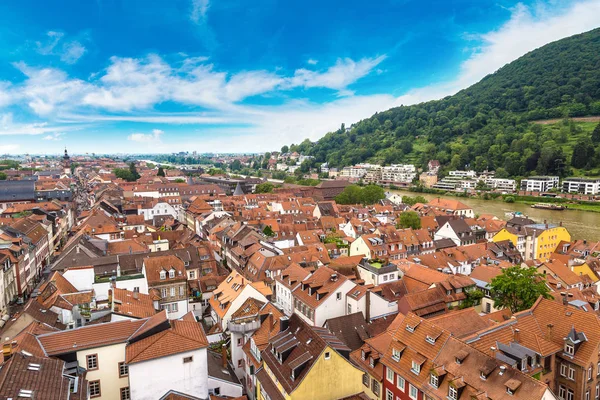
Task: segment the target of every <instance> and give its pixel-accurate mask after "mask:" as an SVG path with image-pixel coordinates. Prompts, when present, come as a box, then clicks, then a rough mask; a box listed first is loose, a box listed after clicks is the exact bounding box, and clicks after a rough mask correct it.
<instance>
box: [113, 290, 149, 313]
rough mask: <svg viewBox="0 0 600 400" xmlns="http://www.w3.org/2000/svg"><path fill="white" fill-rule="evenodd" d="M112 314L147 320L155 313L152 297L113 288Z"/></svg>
mask: <svg viewBox="0 0 600 400" xmlns="http://www.w3.org/2000/svg"><path fill="white" fill-rule="evenodd" d="M112 291H113V302H114V303H115V305H114V313H115V314H120V315H124V316H127V317H130V318H148V317H151V316H153V315H154V314H156V313H157V311H156V310H155V309H154V301H153V300H152V296H150V295H148V294H144V293H139V292H137V293H134V292H132V291H131V290H127V289H119V288H113V289H112Z"/></svg>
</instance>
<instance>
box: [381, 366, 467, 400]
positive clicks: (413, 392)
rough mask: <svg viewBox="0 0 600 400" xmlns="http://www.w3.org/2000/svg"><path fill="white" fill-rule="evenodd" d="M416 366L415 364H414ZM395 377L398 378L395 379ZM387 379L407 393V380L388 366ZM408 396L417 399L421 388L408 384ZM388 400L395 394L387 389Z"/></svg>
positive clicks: (392, 398) (392, 399) (391, 399)
mask: <svg viewBox="0 0 600 400" xmlns="http://www.w3.org/2000/svg"><path fill="white" fill-rule="evenodd" d="M413 364H414V363H413ZM413 367H414V365H413ZM420 368H421V366H420V365H419V369H420ZM394 377H395V378H396V379H394ZM386 379H387V380H388V382H391V383H392V384H394V383H395V384H396V387H397V388H398V389H399V390H400V391H401V392H402V393H406V380H405V379H404V378H403V377H401V376H400V375H397V374H395V373H394V371H393V370H392V369H390V368H386ZM390 395H391V397H390ZM408 396H409V397H410V398H411V399H413V400H417V398H418V396H419V389H417V387H416V386H413V385H412V384H411V383H409V384H408ZM453 399H456V397H454V398H453ZM386 400H394V394H393V393H392V392H391V391H390V390H389V389H387V391H386Z"/></svg>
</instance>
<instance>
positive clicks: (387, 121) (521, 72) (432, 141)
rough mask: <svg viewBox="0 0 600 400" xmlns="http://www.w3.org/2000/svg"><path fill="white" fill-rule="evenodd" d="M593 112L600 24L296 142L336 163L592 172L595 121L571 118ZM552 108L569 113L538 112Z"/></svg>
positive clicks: (596, 109)
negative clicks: (474, 77)
mask: <svg viewBox="0 0 600 400" xmlns="http://www.w3.org/2000/svg"><path fill="white" fill-rule="evenodd" d="M587 115H600V29H596V30H593V31H591V32H587V33H584V34H581V35H576V36H572V37H569V38H566V39H563V40H560V41H557V42H554V43H550V44H548V45H546V46H544V47H542V48H540V49H537V50H534V51H532V52H530V53H528V54H526V55H525V56H523V57H521V58H519V59H518V60H516V61H514V62H512V63H510V64H507V65H506V66H504V67H503V68H501V69H499V70H498V71H497V72H496V73H494V74H491V75H488V76H487V77H485V78H484V79H483V80H481V81H480V82H478V83H477V84H475V85H473V86H471V87H469V88H467V89H465V90H462V91H460V92H459V93H457V94H455V95H454V96H449V97H446V98H444V99H442V100H435V101H429V102H426V103H421V104H417V105H412V106H401V107H396V108H393V109H390V110H388V111H385V112H381V113H377V114H375V115H373V116H372V117H371V118H368V119H365V120H362V121H360V122H358V123H356V124H354V125H353V127H352V129H350V130H349V131H346V130H345V129H343V127H342V128H340V129H339V130H338V131H336V132H330V133H328V134H327V135H325V136H324V137H323V138H322V139H320V140H319V141H318V142H316V143H311V142H310V141H308V140H305V141H304V142H302V143H301V144H299V145H292V146H290V149H291V150H295V151H301V152H303V153H304V154H309V155H312V156H315V161H316V162H324V161H327V162H329V164H330V166H334V167H342V166H346V165H352V164H355V163H359V162H365V161H369V162H383V163H386V164H390V163H402V162H412V163H416V164H417V165H419V166H421V165H424V164H426V163H427V161H428V160H430V159H438V160H440V162H441V163H442V165H444V166H446V167H447V168H451V169H462V168H464V167H465V165H469V167H470V168H472V169H475V170H478V171H482V170H484V169H486V168H487V169H494V170H496V171H497V174H498V175H500V176H501V175H505V176H526V175H531V174H559V175H567V174H572V173H576V174H590V173H593V172H594V169H595V168H597V167H598V166H600V154H599V153H600V151H599V150H600V149H598V147H597V145H598V143H599V142H600V140H596V141H594V142H592V140H591V133H592V131H593V129H594V127H595V126H596V124H593V123H576V122H574V121H572V120H569V118H572V117H580V116H587ZM552 118H557V119H562V121H561V122H558V123H556V124H554V125H540V124H534V123H532V122H531V121H535V120H543V119H552ZM598 135H599V136H600V133H599V134H598ZM574 149H577V151H576V156H575V157H574V158H575V160H574V161H572V158H573V157H572V155H573V152H574ZM581 152H583V154H584V156H585V157H581ZM583 161H585V163H584V165H582V163H583Z"/></svg>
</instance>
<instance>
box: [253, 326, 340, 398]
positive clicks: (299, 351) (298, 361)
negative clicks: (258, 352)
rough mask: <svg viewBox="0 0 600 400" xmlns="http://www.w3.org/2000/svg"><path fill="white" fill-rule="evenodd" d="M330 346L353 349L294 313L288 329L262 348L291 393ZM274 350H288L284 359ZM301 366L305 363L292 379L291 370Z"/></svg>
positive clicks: (263, 354) (272, 367) (279, 379)
mask: <svg viewBox="0 0 600 400" xmlns="http://www.w3.org/2000/svg"><path fill="white" fill-rule="evenodd" d="M327 347H330V348H331V349H333V350H335V351H338V352H343V353H345V354H347V353H349V352H350V349H349V348H348V347H347V346H346V345H345V344H343V343H342V342H341V341H340V340H339V339H338V338H337V337H336V336H335V335H333V334H332V333H331V332H329V331H328V330H327V329H325V328H318V327H311V326H309V325H308V324H307V323H306V322H304V321H303V320H302V319H301V318H300V317H298V316H297V315H296V314H293V315H292V316H291V317H290V320H289V326H288V329H286V330H284V331H283V332H281V333H280V334H278V335H277V336H275V337H274V338H272V339H271V343H270V344H269V346H268V347H267V348H266V349H265V350H264V351H263V352H262V357H263V360H264V361H265V363H266V364H267V365H268V366H269V369H270V370H271V371H272V372H273V374H274V375H275V376H276V378H277V380H278V381H279V383H280V384H281V385H282V386H283V388H284V389H285V391H286V392H287V393H292V392H293V391H294V390H295V389H296V388H297V387H298V385H299V384H300V382H301V381H302V379H303V378H304V377H305V376H306V375H307V374H308V372H309V371H310V370H311V368H312V366H313V364H314V362H315V361H316V360H317V359H318V358H319V356H320V355H321V353H322V352H323V351H324V350H325V349H326V348H327ZM273 350H276V351H277V352H278V354H279V352H285V353H286V354H287V355H286V357H285V358H283V361H282V362H280V361H279V359H278V358H277V357H276V356H275V354H273ZM288 353H289V354H288ZM301 366H303V367H302V368H301V370H300V372H299V373H296V374H294V378H293V379H292V371H293V370H294V369H295V368H299V369H300V367H301ZM259 379H260V378H259ZM261 383H262V379H261Z"/></svg>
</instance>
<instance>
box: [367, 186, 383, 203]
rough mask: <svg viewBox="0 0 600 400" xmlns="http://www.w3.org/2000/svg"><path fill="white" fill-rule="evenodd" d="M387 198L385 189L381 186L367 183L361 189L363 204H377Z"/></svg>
mask: <svg viewBox="0 0 600 400" xmlns="http://www.w3.org/2000/svg"><path fill="white" fill-rule="evenodd" d="M383 199H385V191H384V190H383V188H382V187H381V186H377V185H367V186H365V187H364V188H363V189H362V191H361V202H362V204H365V205H369V204H375V203H377V202H378V201H379V200H383Z"/></svg>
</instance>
